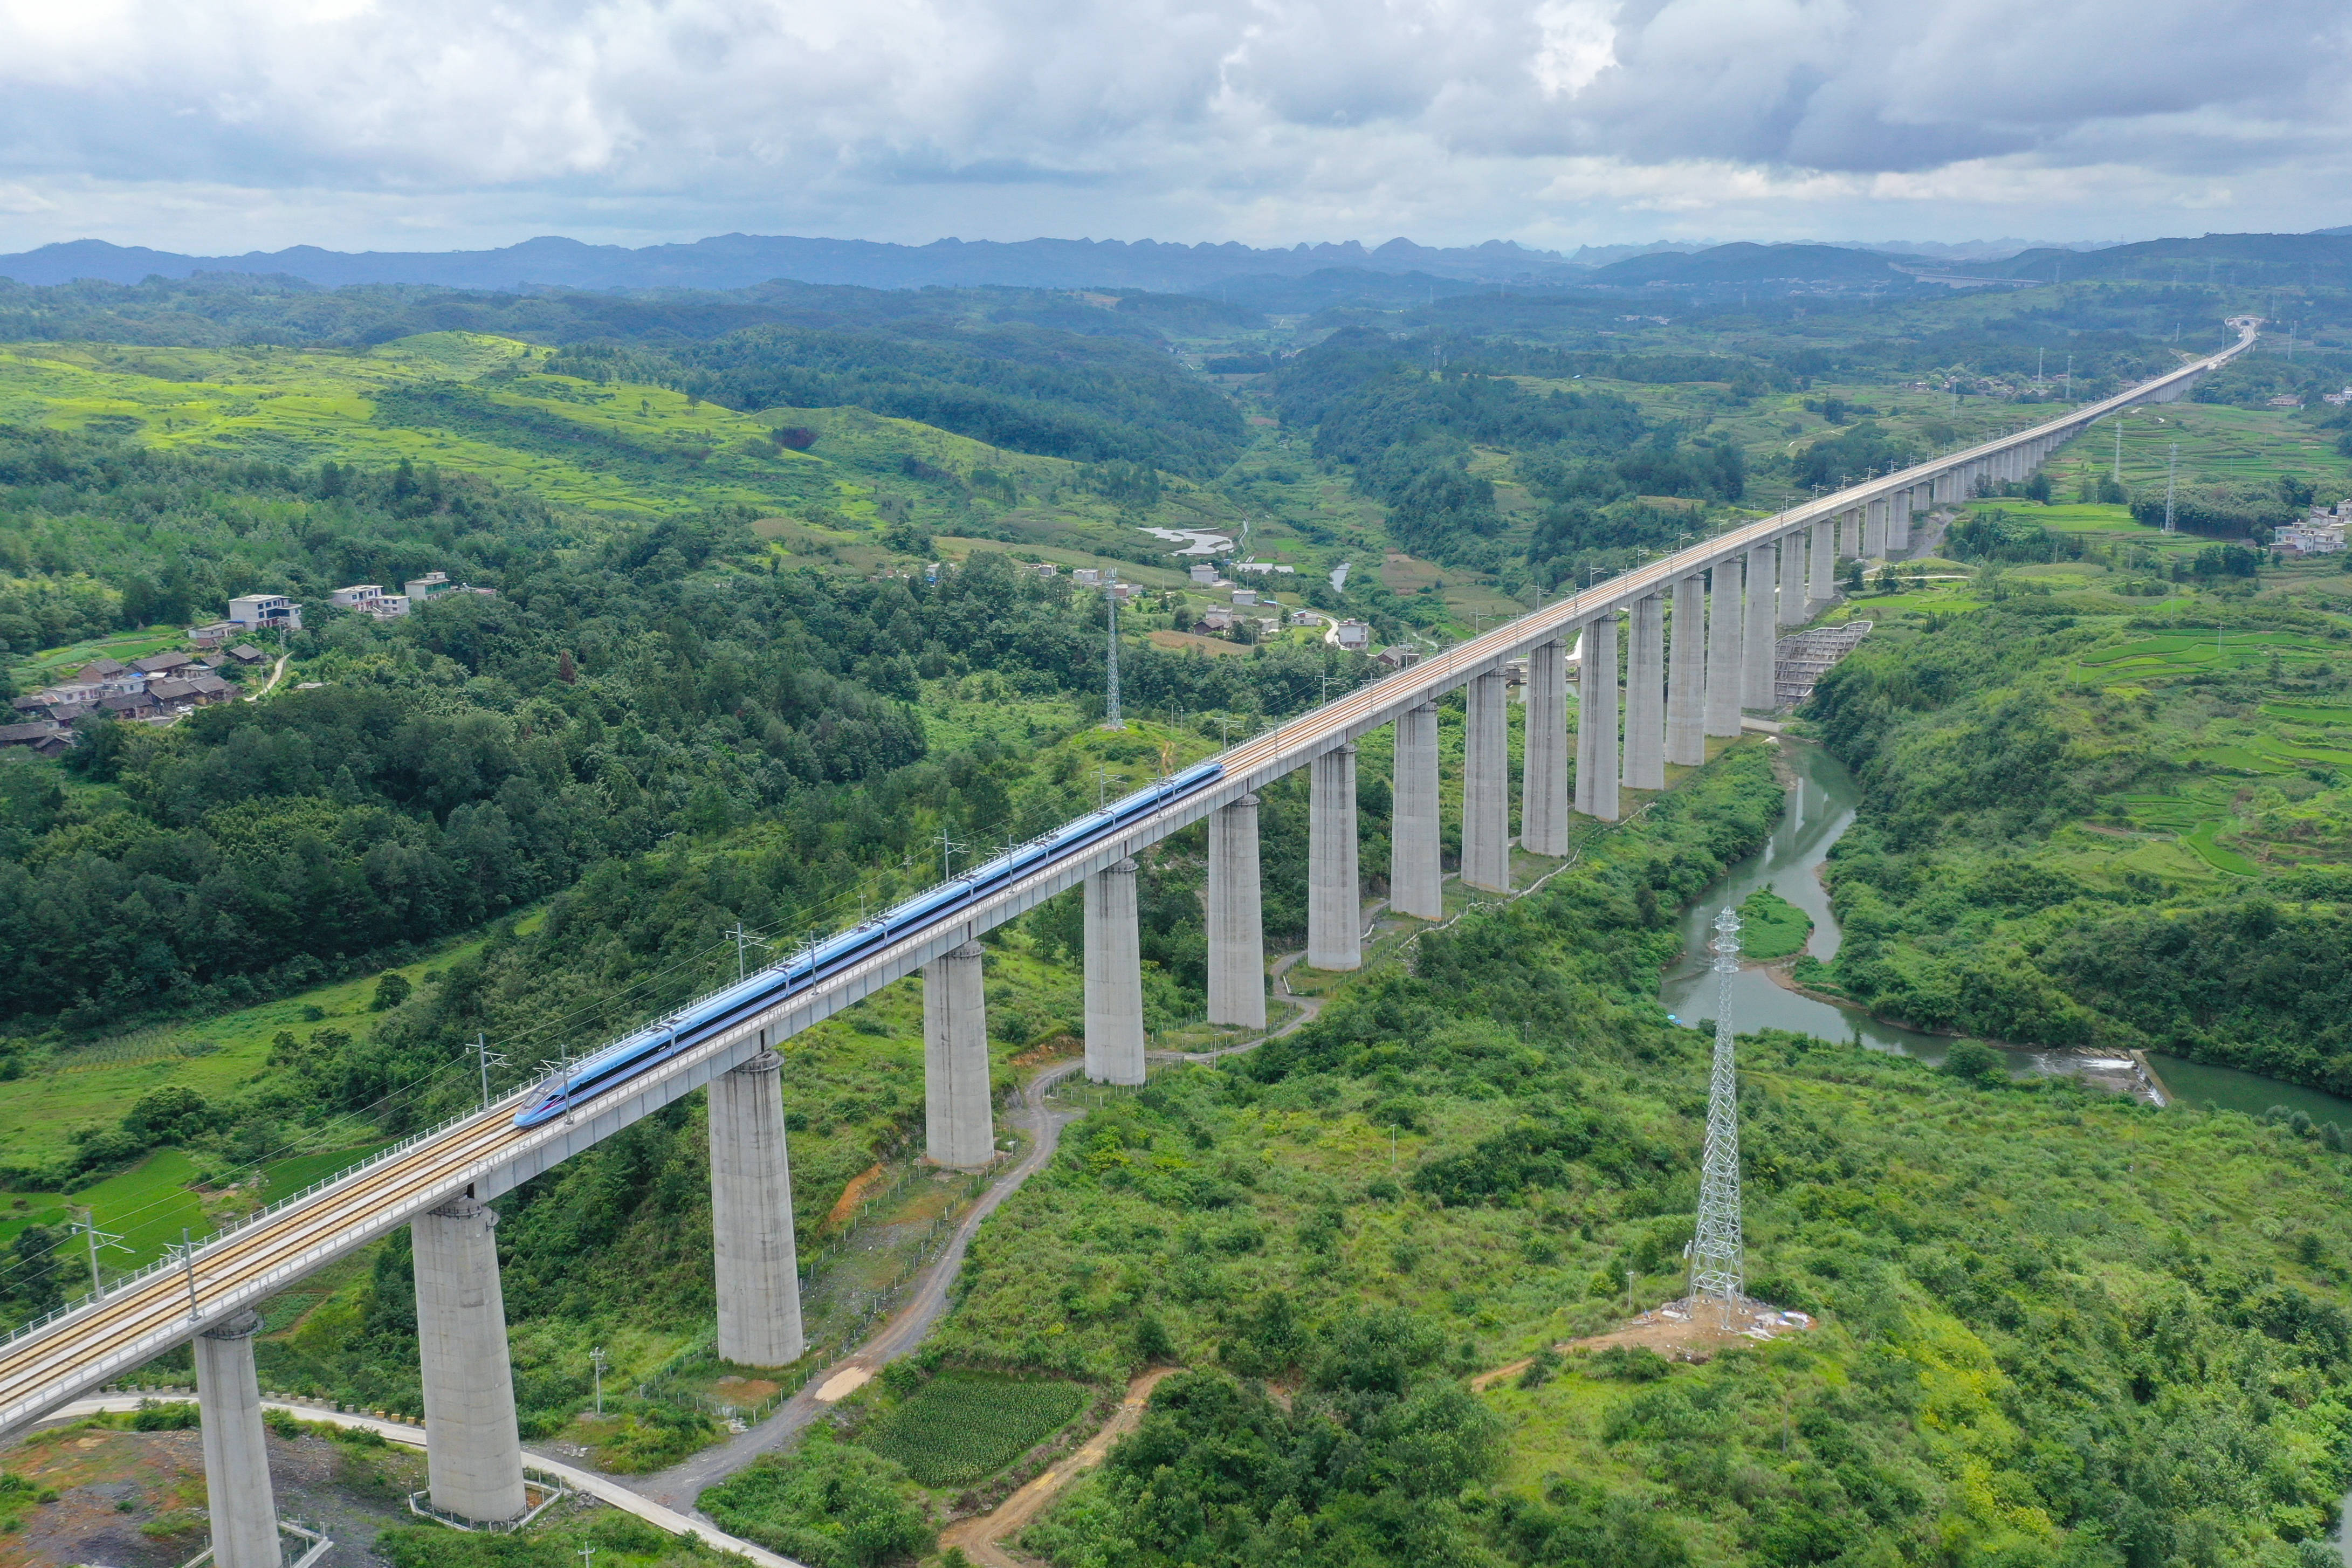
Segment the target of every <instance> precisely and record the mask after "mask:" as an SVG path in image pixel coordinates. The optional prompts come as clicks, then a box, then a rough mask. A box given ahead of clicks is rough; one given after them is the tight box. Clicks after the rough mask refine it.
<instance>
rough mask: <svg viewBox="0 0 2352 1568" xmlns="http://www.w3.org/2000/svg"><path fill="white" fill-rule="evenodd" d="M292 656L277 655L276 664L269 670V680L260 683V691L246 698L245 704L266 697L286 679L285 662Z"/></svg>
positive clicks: (285, 654) (286, 654)
mask: <svg viewBox="0 0 2352 1568" xmlns="http://www.w3.org/2000/svg"><path fill="white" fill-rule="evenodd" d="M293 657H294V656H293V655H292V654H290V653H281V654H279V655H278V662H277V664H276V665H274V666H272V667H271V668H270V671H269V679H268V680H266V681H263V682H262V684H261V689H260V690H258V691H257V692H255V693H253V694H252V695H251V696H249V697H247V699H246V700H247V702H258V701H260V700H262V699H263V698H265V697H267V696H268V695H269V694H270V692H271V691H273V690H275V689H277V686H278V682H279V681H281V680H283V679H286V664H287V661H288V660H289V659H291V658H293Z"/></svg>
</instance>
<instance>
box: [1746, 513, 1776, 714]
mask: <svg viewBox="0 0 2352 1568" xmlns="http://www.w3.org/2000/svg"><path fill="white" fill-rule="evenodd" d="M1773 596H1774V595H1773V592H1772V547H1771V546H1770V545H1769V544H1759V545H1758V546H1757V547H1756V548H1755V549H1753V550H1751V551H1749V552H1748V603H1747V605H1745V606H1744V607H1743V608H1742V609H1741V611H1740V616H1741V621H1740V626H1741V630H1742V631H1743V633H1744V634H1745V635H1744V637H1743V638H1742V643H1743V649H1742V653H1741V657H1740V661H1739V668H1740V677H1739V705H1740V706H1741V707H1742V708H1759V709H1762V708H1769V707H1771V706H1772V649H1773V647H1774V646H1775V644H1776V643H1777V642H1778V640H1779V637H1780V629H1779V627H1778V626H1777V625H1776V624H1775V623H1776V620H1777V617H1776V616H1774V614H1773V605H1772V600H1773Z"/></svg>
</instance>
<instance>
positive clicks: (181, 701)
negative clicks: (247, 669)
mask: <svg viewBox="0 0 2352 1568" xmlns="http://www.w3.org/2000/svg"><path fill="white" fill-rule="evenodd" d="M265 658H268V655H267V654H265V653H263V652H262V651H261V650H260V649H259V648H257V647H254V646H253V645H252V644H250V643H240V644H238V645H237V646H236V647H230V648H219V649H214V650H212V651H210V652H205V653H201V654H187V653H180V652H177V651H176V650H175V651H173V652H170V653H151V654H149V655H148V656H147V657H146V658H134V659H132V660H131V662H130V663H129V664H123V663H121V662H120V661H118V660H115V659H111V658H94V659H92V660H90V661H89V663H88V664H85V665H83V666H82V667H81V668H79V669H78V670H76V671H74V672H73V673H72V674H71V675H69V676H68V677H66V679H63V680H61V681H58V683H57V684H56V685H54V686H49V687H45V688H44V689H41V690H39V691H36V692H34V693H33V694H32V695H30V696H28V697H19V698H17V699H16V700H14V701H13V702H11V703H10V704H9V707H10V708H12V709H14V710H15V713H14V720H15V721H14V722H12V723H9V724H5V725H0V746H25V747H27V748H29V749H31V750H32V751H34V752H38V753H39V754H40V755H42V756H45V757H54V756H56V755H58V753H59V752H65V751H68V750H70V749H71V748H72V747H73V745H74V743H75V742H76V740H77V738H78V737H77V735H76V732H75V730H74V724H75V721H78V720H81V719H90V718H107V719H120V720H121V721H124V722H126V723H148V724H168V723H170V722H172V721H173V720H175V719H178V718H179V717H180V716H181V715H182V714H184V713H187V712H190V711H192V710H195V709H198V708H203V707H206V706H208V705H210V704H212V703H215V702H226V701H227V700H229V699H230V698H231V697H234V696H235V695H236V688H235V687H234V686H232V685H230V684H229V682H228V681H227V680H226V679H225V678H224V677H223V676H222V675H221V673H220V672H221V671H222V670H223V669H226V668H230V667H232V666H236V665H247V664H258V663H260V662H261V661H262V660H263V659H265Z"/></svg>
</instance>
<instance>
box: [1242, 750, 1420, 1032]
mask: <svg viewBox="0 0 2352 1568" xmlns="http://www.w3.org/2000/svg"><path fill="white" fill-rule="evenodd" d="M1400 728H1402V726H1400ZM1432 760H1433V761H1434V760H1435V757H1434V752H1433V753H1432ZM1264 910H1265V904H1264V894H1263V893H1262V891H1261V890H1260V888H1259V885H1258V858H1257V796H1255V795H1244V796H1242V797H1241V798H1240V799H1239V800H1237V801H1234V803H1233V804H1232V805H1221V806H1219V807H1218V808H1217V809H1216V810H1215V811H1213V812H1212V813H1210V815H1209V1022H1211V1023H1212V1024H1236V1025H1239V1026H1241V1027H1243V1028H1244V1029H1263V1028H1265V913H1264Z"/></svg>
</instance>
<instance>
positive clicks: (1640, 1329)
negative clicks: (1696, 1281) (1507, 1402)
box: [1470, 1299, 1819, 1394]
mask: <svg viewBox="0 0 2352 1568" xmlns="http://www.w3.org/2000/svg"><path fill="white" fill-rule="evenodd" d="M1818 1326H1819V1324H1818V1321H1817V1320H1815V1319H1813V1318H1811V1317H1808V1316H1806V1315H1805V1314H1804V1313H1802V1312H1790V1311H1783V1310H1781V1309H1780V1308H1778V1307H1774V1306H1772V1305H1770V1304H1769V1303H1767V1302H1763V1301H1748V1300H1742V1301H1741V1302H1740V1303H1739V1304H1738V1306H1736V1307H1735V1308H1733V1310H1732V1313H1731V1319H1730V1321H1729V1322H1728V1323H1726V1322H1725V1321H1723V1318H1722V1317H1721V1316H1720V1314H1719V1311H1718V1309H1717V1307H1716V1305H1715V1304H1714V1303H1713V1302H1698V1303H1693V1302H1692V1301H1690V1300H1687V1299H1685V1300H1680V1301H1668V1302H1665V1303H1664V1305H1661V1306H1656V1307H1653V1308H1651V1309H1650V1310H1648V1311H1646V1312H1643V1313H1642V1314H1641V1315H1640V1316H1639V1317H1635V1318H1630V1319H1628V1320H1626V1321H1624V1322H1622V1323H1620V1324H1618V1325H1617V1327H1615V1328H1613V1329H1611V1330H1610V1331H1608V1332H1606V1333H1601V1334H1590V1335H1587V1336H1586V1337H1585V1338H1583V1339H1580V1340H1564V1341H1562V1342H1560V1343H1559V1344H1556V1345H1554V1346H1552V1349H1553V1350H1555V1351H1557V1352H1559V1353H1560V1354H1561V1355H1565V1356H1574V1355H1591V1354H1592V1353H1593V1352H1598V1351H1604V1350H1610V1349H1612V1348H1616V1349H1623V1350H1646V1351H1650V1352H1654V1353H1656V1354H1658V1355H1660V1356H1663V1357H1664V1358H1665V1359H1666V1360H1668V1361H1679V1362H1690V1363H1696V1362H1703V1361H1709V1360H1712V1359H1713V1358H1714V1357H1716V1356H1717V1355H1720V1354H1721V1353H1722V1352H1725V1351H1727V1350H1733V1349H1737V1348H1738V1347H1741V1346H1746V1345H1756V1344H1762V1343H1767V1342H1770V1341H1773V1340H1778V1339H1786V1338H1788V1337H1789V1336H1790V1335H1791V1334H1801V1333H1808V1332H1811V1331H1812V1330H1813V1329H1814V1328H1816V1327H1818ZM1533 1360H1534V1358H1533V1357H1528V1358H1526V1359H1524V1360H1520V1361H1515V1362H1513V1363H1511V1364H1510V1365H1508V1366H1498V1367H1496V1369H1495V1370H1494V1371H1492V1372H1482V1373H1479V1374H1478V1375H1477V1376H1475V1377H1474V1378H1472V1379H1471V1380H1470V1386H1471V1387H1472V1388H1473V1389H1475V1390H1476V1391H1478V1392H1480V1393H1482V1394H1483V1393H1485V1392H1486V1390H1487V1389H1489V1388H1492V1387H1493V1386H1494V1385H1495V1384H1498V1383H1501V1382H1503V1381H1504V1380H1505V1379H1507V1378H1513V1377H1517V1375H1518V1374H1519V1373H1522V1372H1525V1371H1526V1370H1527V1369H1528V1366H1529V1365H1530V1364H1531V1363H1532V1362H1533Z"/></svg>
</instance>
